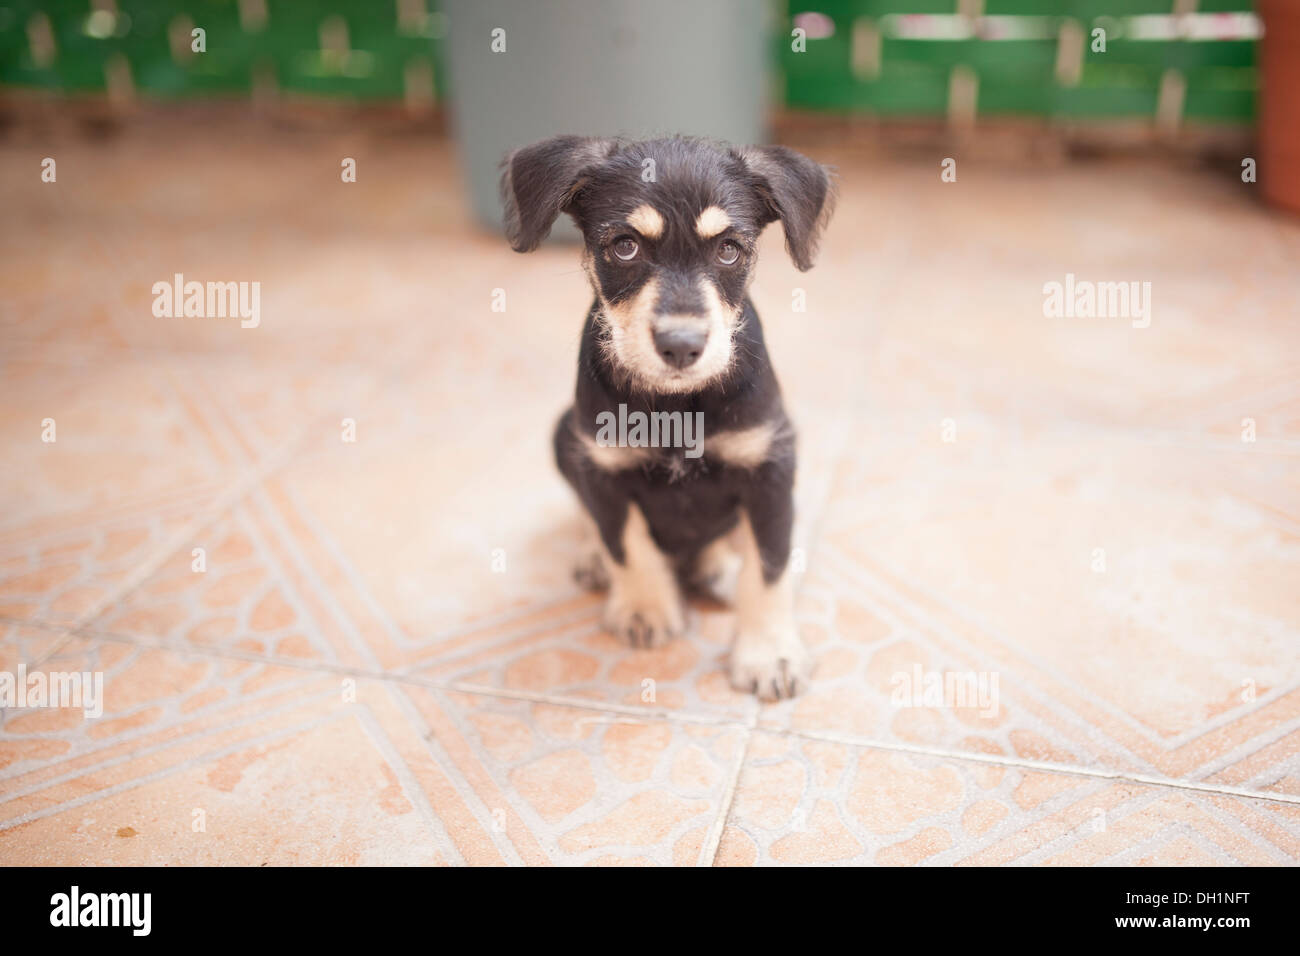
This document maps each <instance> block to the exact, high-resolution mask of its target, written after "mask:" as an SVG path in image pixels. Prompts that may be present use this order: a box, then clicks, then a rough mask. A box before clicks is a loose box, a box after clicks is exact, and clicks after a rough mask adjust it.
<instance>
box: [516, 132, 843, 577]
mask: <svg viewBox="0 0 1300 956" xmlns="http://www.w3.org/2000/svg"><path fill="white" fill-rule="evenodd" d="M646 160H653V169H654V181H653V182H647V181H645V177H644V175H643V174H644V172H645V170H646V169H647V164H646V162H645V161H646ZM503 165H504V170H503V174H502V182H501V186H502V198H503V201H504V204H505V209H506V232H507V235H508V236H509V238H510V241H511V244H512V246H513V247H514V248H515V249H516V250H517V251H521V252H522V251H528V250H531V249H533V248H535V247H536V246H537V245H538V243H540V242H541V240H542V239H543V238H545V236H546V235H547V233H549V231H550V229H551V226H552V224H553V223H554V221H555V219H556V218H557V217H558V216H559V214H560V213H562V212H564V213H568V214H570V215H571V216H572V217H573V219H574V221H575V222H576V223H577V225H578V227H579V228H580V229H581V230H582V233H583V236H584V238H585V241H586V245H587V249H588V251H589V254H590V266H589V270H590V273H591V277H592V281H593V283H595V284H596V286H597V293H598V298H597V301H596V302H595V303H594V304H593V305H592V308H591V309H590V311H589V312H588V315H587V320H586V325H585V328H584V331H583V337H582V345H581V349H580V353H579V357H578V379H577V390H576V395H575V401H574V405H573V407H572V408H570V409H569V410H568V411H567V412H566V413H565V414H564V416H563V417H562V419H561V421H560V423H559V426H558V427H557V429H556V431H555V456H556V461H557V463H558V464H559V468H560V471H561V472H562V473H563V474H564V476H565V478H566V479H567V480H568V481H569V483H570V484H571V485H572V486H573V488H574V490H575V491H576V492H577V494H578V497H579V498H580V499H581V501H582V503H583V506H584V507H585V508H586V509H587V511H588V512H589V513H590V514H591V516H592V517H593V518H594V519H595V521H596V524H597V526H598V527H599V529H600V533H601V537H602V539H603V541H604V543H605V546H606V548H607V549H608V550H609V553H610V554H611V556H612V557H613V558H614V559H615V560H616V561H618V562H619V563H620V564H621V563H623V561H624V554H623V545H622V530H623V526H624V522H625V519H626V515H627V511H628V505H629V504H630V503H635V504H637V505H638V506H639V507H640V508H641V510H642V512H643V513H644V514H645V517H646V520H647V522H648V524H649V526H650V530H651V534H652V536H653V538H654V540H655V543H656V545H657V546H658V547H659V549H660V550H661V551H663V552H664V553H665V554H667V555H669V556H670V557H671V558H672V559H673V560H674V561H675V562H676V563H677V566H678V568H679V570H680V571H681V572H682V573H683V575H685V574H687V573H689V571H690V569H691V566H692V564H693V562H694V560H695V558H696V557H697V556H698V555H699V553H700V551H701V549H703V548H704V547H705V546H706V545H707V544H709V542H711V541H712V540H714V539H715V538H717V537H719V536H720V535H723V534H725V533H726V532H728V531H729V530H731V529H732V528H733V527H734V526H735V524H736V522H737V520H738V517H739V513H740V509H741V508H744V509H745V510H746V512H747V513H748V514H749V518H750V523H751V526H752V527H753V530H754V534H755V538H756V539H757V542H758V546H759V551H760V554H761V558H762V564H763V576H764V579H765V580H766V581H768V582H769V583H770V582H772V581H774V580H775V579H776V578H778V577H780V575H781V573H782V571H783V570H784V569H785V565H786V562H787V559H788V557H789V552H790V532H791V526H792V523H793V503H792V497H791V490H792V487H793V483H794V473H795V444H794V436H793V431H792V430H791V428H790V427H789V422H788V419H787V417H786V412H785V408H784V406H783V404H782V401H781V393H780V388H779V386H778V385H777V381H776V376H775V374H774V372H773V369H772V365H771V362H770V361H769V359H768V355H767V350H766V347H765V345H764V342H763V330H762V326H761V325H760V323H759V320H758V314H757V313H756V312H755V310H754V307H753V304H752V302H751V301H750V300H749V298H748V295H747V289H748V286H749V281H750V279H751V277H752V274H753V265H754V261H755V255H754V250H755V245H756V242H757V239H758V236H759V234H760V232H761V231H762V229H763V227H764V226H766V225H767V224H769V223H771V222H774V221H777V220H780V221H781V222H782V224H783V227H784V230H785V236H786V246H787V249H788V250H789V253H790V256H791V258H792V259H793V260H794V262H795V264H796V266H798V268H800V269H808V268H810V267H811V266H812V260H813V256H814V254H815V251H816V245H817V239H818V236H819V233H820V231H821V228H822V226H823V225H824V223H825V221H826V219H827V218H828V216H829V211H830V206H831V193H830V178H829V176H828V174H827V172H826V170H825V169H824V168H822V167H821V166H819V165H817V164H816V163H814V162H812V161H811V160H808V159H806V158H805V157H803V156H800V155H799V154H798V153H795V152H793V151H791V150H789V149H786V148H784V147H747V148H744V149H735V148H730V147H726V146H722V145H716V144H713V143H709V142H706V141H702V140H696V139H686V138H675V139H666V140H654V141H650V142H637V143H630V142H622V141H617V140H605V139H588V138H582V137H574V136H562V137H556V138H554V139H550V140H546V141H544V142H541V143H537V144H534V145H532V146H529V147H525V148H523V149H520V150H517V151H515V152H514V153H512V154H511V155H510V156H509V157H507V159H506V161H505V163H504V164H503ZM642 205H650V206H652V207H653V208H654V209H655V210H656V211H658V212H659V213H660V214H661V215H662V217H663V219H664V222H665V229H664V231H663V234H662V235H661V236H660V237H658V238H651V237H648V236H641V235H639V234H636V233H634V232H633V231H631V230H630V229H629V227H628V225H627V218H628V216H629V215H630V214H631V213H632V211H633V210H635V209H636V208H637V207H639V206H642ZM707 206H717V207H719V208H721V209H722V210H724V211H725V212H726V214H727V216H728V218H729V219H730V227H729V228H728V229H727V230H726V231H725V232H724V233H721V234H719V235H718V236H715V237H709V238H707V239H702V238H701V237H700V236H699V235H697V233H696V230H695V222H696V217H697V216H698V214H699V213H700V211H701V210H702V209H704V208H705V207H707ZM629 235H632V236H633V237H634V238H635V239H636V241H637V243H638V250H639V251H638V258H637V259H636V260H635V261H631V262H624V261H620V260H619V259H618V258H617V257H616V256H615V255H613V254H612V253H611V249H612V248H613V246H614V244H615V243H616V242H617V241H618V240H619V238H620V237H623V238H626V237H628V236H629ZM725 242H732V243H735V244H736V245H738V246H739V247H740V250H741V259H740V260H739V261H738V262H737V263H736V264H735V265H723V264H721V260H720V258H719V251H718V250H719V247H720V245H721V244H722V243H725ZM652 277H653V278H654V280H655V282H656V286H655V287H656V288H657V290H658V295H657V300H656V305H655V312H656V314H659V315H686V316H694V315H700V314H702V312H703V311H704V309H705V306H704V303H703V301H702V299H703V296H702V293H701V290H702V289H703V290H707V288H708V287H709V285H711V286H712V287H713V288H716V290H717V293H718V297H719V299H720V300H721V302H722V303H723V304H724V305H725V307H726V308H727V309H728V310H730V312H731V313H736V312H738V313H739V316H740V318H739V323H738V325H737V326H736V328H735V331H734V333H733V335H732V339H731V342H732V353H731V356H732V360H731V362H730V364H729V365H728V366H727V367H726V368H725V370H724V371H722V372H721V373H720V374H718V375H716V376H714V377H712V378H710V379H709V380H708V381H706V382H703V383H701V384H700V385H699V387H697V388H691V389H690V390H685V391H682V390H672V389H667V390H661V389H657V388H655V387H654V385H653V384H650V385H647V384H646V383H645V381H643V380H638V379H637V378H636V377H635V376H631V375H629V374H628V372H627V369H625V368H622V367H620V365H619V363H618V360H617V357H616V356H614V355H613V354H611V348H610V341H609V339H610V334H609V330H608V328H607V326H606V325H605V323H603V322H602V319H601V300H602V299H603V300H604V301H605V302H607V303H609V304H610V305H611V306H614V305H618V304H620V303H625V302H629V301H631V300H633V299H634V298H635V297H636V296H637V295H638V293H639V292H640V291H641V290H642V288H643V287H644V286H645V284H646V282H647V281H649V280H650V279H651V278H652ZM619 405H626V407H627V410H628V411H629V412H635V411H642V412H646V413H649V412H651V411H655V412H675V411H680V412H683V413H694V412H702V413H703V416H704V418H703V421H704V423H705V433H704V441H703V456H702V457H699V458H689V457H686V456H685V455H684V451H683V449H681V448H659V449H651V450H649V451H648V455H649V458H648V460H647V461H646V462H645V463H644V464H643V465H642V466H641V467H639V468H634V469H628V470H624V471H619V472H616V473H610V472H608V471H604V470H601V469H599V468H597V467H596V466H595V465H594V464H593V463H592V462H591V461H590V460H589V458H588V456H587V449H586V448H585V447H584V445H583V443H582V441H581V440H580V438H579V437H578V436H579V434H580V433H581V434H586V435H588V436H591V437H592V438H594V437H595V435H596V432H597V416H598V415H599V414H600V413H601V412H605V411H615V410H617V409H618V407H619ZM765 423H767V424H771V425H773V426H775V429H776V433H777V438H776V439H775V440H774V441H773V442H772V444H771V446H770V448H769V450H768V454H767V457H766V460H765V461H763V462H762V463H760V464H757V465H755V466H752V467H740V466H736V465H731V464H727V463H725V462H723V461H722V460H721V459H719V458H718V457H717V456H716V455H714V454H711V452H710V444H709V435H710V434H712V435H718V434H722V433H725V432H729V431H734V430H739V429H746V428H750V427H753V426H757V425H762V424H765Z"/></svg>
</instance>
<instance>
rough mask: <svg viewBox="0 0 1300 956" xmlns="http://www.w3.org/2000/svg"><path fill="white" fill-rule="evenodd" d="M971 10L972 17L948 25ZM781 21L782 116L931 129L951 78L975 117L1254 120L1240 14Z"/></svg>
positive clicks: (1249, 41)
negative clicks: (848, 118) (919, 119)
mask: <svg viewBox="0 0 1300 956" xmlns="http://www.w3.org/2000/svg"><path fill="white" fill-rule="evenodd" d="M972 6H974V7H977V8H978V9H979V14H978V16H967V17H963V16H958V15H957V14H958V10H959V8H961V9H962V12H966V13H969V12H970V10H969V8H970V7H972ZM788 9H789V17H788V18H787V21H786V29H785V33H784V35H783V36H782V37H780V43H781V46H780V57H781V63H782V65H783V67H784V73H785V100H786V104H787V105H788V106H791V107H801V108H810V109H819V110H834V111H860V112H871V113H878V114H884V115H913V116H915V115H939V116H942V115H945V114H948V113H950V112H951V111H952V109H953V107H954V104H953V103H952V97H953V96H954V95H955V94H954V83H953V73H954V70H957V71H959V72H960V73H961V74H962V76H963V78H964V79H965V81H966V85H967V86H968V87H969V89H968V90H967V91H966V92H965V94H964V95H966V96H967V98H968V99H969V100H970V105H969V108H970V109H973V110H974V111H975V112H977V113H978V114H980V115H984V114H1030V115H1038V116H1058V117H1067V118H1074V119H1086V118H1098V119H1113V118H1119V117H1151V118H1154V117H1155V116H1156V114H1157V111H1158V110H1160V109H1162V108H1168V109H1171V110H1175V111H1177V112H1178V114H1179V115H1180V116H1181V117H1185V118H1188V119H1196V120H1207V121H1215V122H1246V121H1249V120H1250V119H1251V118H1252V117H1253V116H1254V110H1255V90H1256V85H1257V78H1256V71H1255V40H1254V35H1256V34H1257V32H1258V29H1259V28H1258V22H1257V21H1256V20H1255V18H1254V17H1253V15H1252V14H1251V13H1250V10H1251V0H1192V2H1182V0H983V2H982V3H976V4H968V3H961V2H959V0H789V7H788ZM1175 13H1178V14H1180V16H1174V15H1173V14H1175ZM796 28H800V29H802V31H803V37H802V44H800V43H799V42H796V41H797V39H799V38H797V37H792V35H791V34H792V31H793V30H794V29H796ZM1094 30H1102V31H1104V35H1103V38H1104V41H1105V49H1104V52H1103V51H1102V50H1101V49H1100V48H1099V43H1098V39H1099V37H1098V35H1096V34H1094V32H1093V31H1094ZM801 45H802V47H803V49H802V50H800V49H799V47H800V46H801ZM1162 99H1166V100H1168V101H1170V102H1168V105H1167V107H1166V106H1165V104H1163V103H1162Z"/></svg>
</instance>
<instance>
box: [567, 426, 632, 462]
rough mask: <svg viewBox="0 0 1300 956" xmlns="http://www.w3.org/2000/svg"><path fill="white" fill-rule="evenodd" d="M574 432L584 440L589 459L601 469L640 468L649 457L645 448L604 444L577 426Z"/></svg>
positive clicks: (578, 437) (581, 440)
mask: <svg viewBox="0 0 1300 956" xmlns="http://www.w3.org/2000/svg"><path fill="white" fill-rule="evenodd" d="M573 434H574V435H575V436H576V437H577V439H578V441H580V442H582V447H583V450H584V451H585V452H586V454H587V460H588V461H590V462H591V463H592V464H593V465H595V466H596V467H597V468H599V469H600V470H601V471H608V472H616V471H628V470H630V469H632V468H640V467H641V466H642V465H643V464H644V463H645V461H646V458H648V457H649V451H648V450H647V449H645V448H633V447H630V446H623V445H602V444H600V442H598V441H596V439H594V438H592V437H591V436H590V435H588V434H586V433H585V432H583V431H581V430H579V429H577V428H575V429H574V430H573Z"/></svg>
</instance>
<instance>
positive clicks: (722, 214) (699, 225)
mask: <svg viewBox="0 0 1300 956" xmlns="http://www.w3.org/2000/svg"><path fill="white" fill-rule="evenodd" d="M730 225H731V217H730V216H728V215H727V213H726V211H725V210H723V209H720V208H719V207H717V206H708V207H707V208H705V210H704V211H703V212H702V213H700V214H699V216H698V217H697V218H696V220H695V232H696V233H697V234H698V235H699V237H700V238H701V239H712V238H713V237H714V236H716V235H717V234H718V233H720V232H722V230H724V229H726V228H727V227H728V226H730Z"/></svg>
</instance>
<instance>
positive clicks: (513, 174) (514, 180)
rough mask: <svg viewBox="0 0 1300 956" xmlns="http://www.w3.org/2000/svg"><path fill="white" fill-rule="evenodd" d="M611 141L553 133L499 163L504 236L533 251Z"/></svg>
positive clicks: (517, 246)
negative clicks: (503, 208) (552, 135)
mask: <svg viewBox="0 0 1300 956" xmlns="http://www.w3.org/2000/svg"><path fill="white" fill-rule="evenodd" d="M612 146H613V141H612V140H608V139H593V138H591V137H587V136H555V137H553V138H551V139H544V140H542V141H541V142H540V143H533V145H531V146H525V147H523V148H522V149H516V150H515V151H514V152H512V153H511V154H510V155H508V156H507V157H506V158H505V159H504V160H503V161H502V163H501V201H502V203H503V204H504V205H505V211H506V214H505V226H506V237H507V238H508V239H509V240H510V246H511V248H513V249H514V250H515V252H532V251H533V250H534V249H536V248H537V246H538V244H539V243H540V242H541V241H542V240H543V239H545V238H546V237H547V236H548V235H549V234H550V232H551V226H552V225H554V224H555V220H556V218H557V217H558V216H559V215H560V213H562V212H564V211H565V210H567V209H568V207H569V204H570V203H571V202H572V201H573V197H574V196H575V195H576V194H577V192H578V190H579V189H581V188H582V184H583V182H584V177H583V171H584V170H586V169H589V168H590V167H592V166H595V165H597V164H598V163H600V162H602V161H603V160H604V159H605V158H606V157H607V156H608V155H609V153H610V149H611V147H612Z"/></svg>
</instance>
